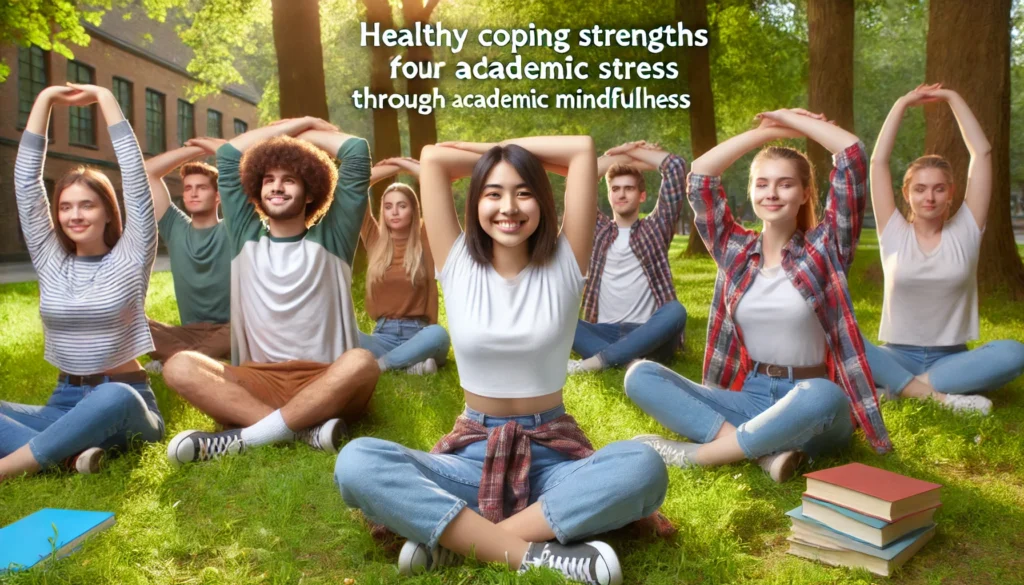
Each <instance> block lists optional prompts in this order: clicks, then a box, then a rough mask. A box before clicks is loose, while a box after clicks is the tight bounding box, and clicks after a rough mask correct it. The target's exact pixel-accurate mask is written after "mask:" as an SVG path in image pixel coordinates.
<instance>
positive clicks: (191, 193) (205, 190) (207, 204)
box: [181, 174, 220, 215]
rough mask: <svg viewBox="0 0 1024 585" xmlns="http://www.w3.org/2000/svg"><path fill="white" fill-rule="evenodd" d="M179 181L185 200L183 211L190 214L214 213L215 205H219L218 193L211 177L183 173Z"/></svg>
mask: <svg viewBox="0 0 1024 585" xmlns="http://www.w3.org/2000/svg"><path fill="white" fill-rule="evenodd" d="M181 182H182V184H183V185H184V190H183V191H182V194H181V196H182V199H184V201H185V211H187V212H188V213H189V214H191V215H207V214H210V213H216V211H217V206H218V205H220V195H219V194H218V193H217V184H216V183H215V182H214V180H213V179H211V178H210V177H207V176H206V175H200V174H194V175H185V177H184V178H182V180H181Z"/></svg>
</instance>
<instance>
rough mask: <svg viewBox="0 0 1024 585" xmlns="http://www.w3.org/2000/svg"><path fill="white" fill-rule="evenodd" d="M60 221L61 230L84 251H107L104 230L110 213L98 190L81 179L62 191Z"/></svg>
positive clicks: (59, 211) (58, 208)
mask: <svg viewBox="0 0 1024 585" xmlns="http://www.w3.org/2000/svg"><path fill="white" fill-rule="evenodd" d="M57 221H58V222H59V223H60V227H61V230H62V231H63V232H64V234H65V235H66V236H67V237H68V239H69V240H71V242H72V243H73V244H74V245H75V247H76V248H77V249H78V250H82V251H99V252H100V253H103V252H105V251H106V249H105V248H106V245H105V244H104V240H103V234H104V231H105V230H106V229H107V223H108V222H109V221H110V216H109V215H108V214H107V210H106V207H105V206H104V205H103V201H102V200H101V199H100V196H99V194H97V193H96V192H95V191H93V190H92V189H90V188H89V187H87V186H85V185H83V184H81V183H73V184H71V185H68V186H67V187H65V188H64V190H63V191H61V192H60V196H59V200H58V203H57Z"/></svg>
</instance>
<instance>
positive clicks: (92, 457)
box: [74, 447, 103, 474]
mask: <svg viewBox="0 0 1024 585" xmlns="http://www.w3.org/2000/svg"><path fill="white" fill-rule="evenodd" d="M102 463H103V449H100V448H99V447H89V448H88V449H86V450H85V451H82V452H81V453H79V454H78V456H77V457H75V460H74V469H75V471H77V472H78V473H82V474H90V473H99V471H100V466H101V465H102Z"/></svg>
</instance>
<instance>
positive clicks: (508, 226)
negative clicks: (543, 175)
mask: <svg viewBox="0 0 1024 585" xmlns="http://www.w3.org/2000/svg"><path fill="white" fill-rule="evenodd" d="M540 214H541V211H540V205H539V203H538V202H537V198H536V197H535V194H534V192H533V189H531V188H530V186H529V185H528V184H527V183H526V181H524V180H523V178H522V177H521V176H519V173H518V172H516V169H515V168H514V167H513V166H512V165H511V164H509V163H508V162H505V161H501V162H499V163H497V164H496V165H494V167H493V168H492V169H491V172H490V173H489V174H488V175H487V178H486V179H485V180H484V185H483V190H482V192H481V194H480V201H479V202H478V203H477V216H478V217H479V219H480V227H481V228H483V230H484V233H486V234H487V235H488V236H490V237H491V239H492V240H493V241H494V244H495V245H496V246H504V247H506V248H516V247H519V246H525V245H527V240H529V238H530V236H532V235H533V233H534V232H535V231H536V230H537V226H538V225H540Z"/></svg>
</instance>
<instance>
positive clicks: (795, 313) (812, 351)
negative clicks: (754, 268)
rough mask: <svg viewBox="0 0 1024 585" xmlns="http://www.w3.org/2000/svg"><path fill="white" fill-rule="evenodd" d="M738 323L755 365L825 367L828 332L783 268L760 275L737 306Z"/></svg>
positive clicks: (736, 317)
mask: <svg viewBox="0 0 1024 585" xmlns="http://www.w3.org/2000/svg"><path fill="white" fill-rule="evenodd" d="M734 320H735V321H736V324H737V325H739V327H740V331H741V332H742V334H743V345H744V346H745V347H746V348H747V354H748V355H750V359H751V360H753V361H755V362H762V363H766V364H775V365H778V366H798V367H807V366H817V365H819V364H823V363H825V330H824V329H822V328H821V322H820V321H818V317H817V316H815V314H814V311H812V310H811V307H810V305H808V304H807V300H806V299H804V297H803V296H802V295H801V294H800V291H798V290H796V287H795V286H793V283H792V282H790V281H789V277H788V276H786V272H785V271H784V270H783V269H782V267H781V266H776V267H774V268H769V269H767V270H763V271H761V272H759V273H757V275H756V276H755V277H754V282H753V283H752V284H751V285H750V288H748V289H747V292H746V293H744V294H743V298H741V299H740V302H739V304H738V305H737V306H736V315H735V317H734Z"/></svg>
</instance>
